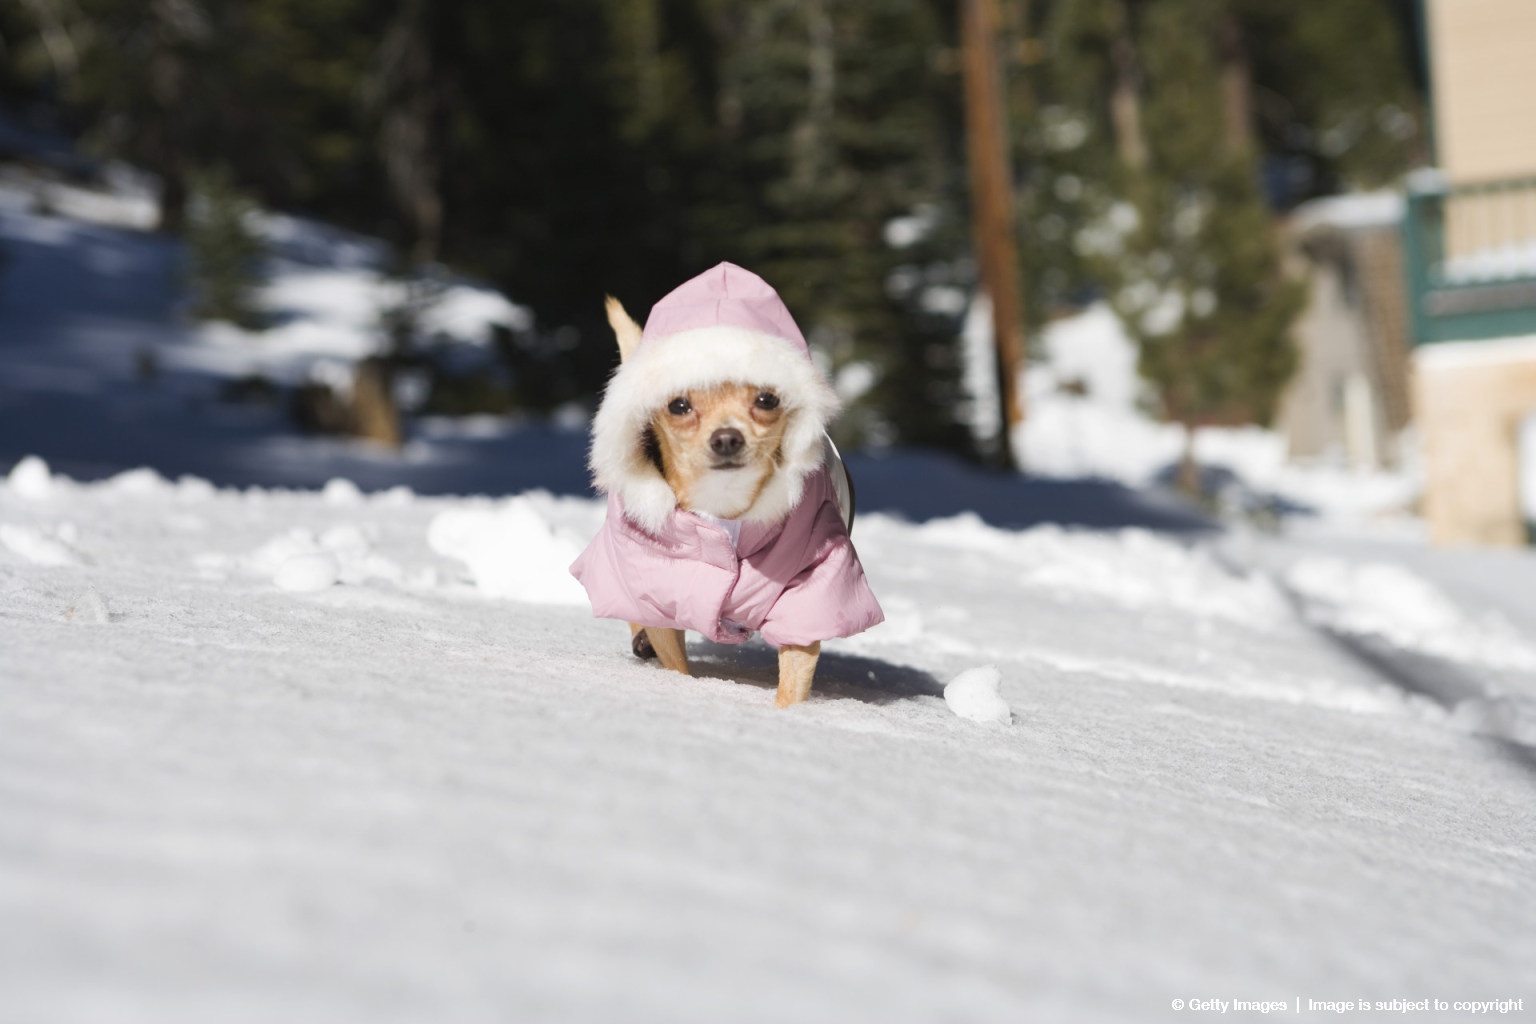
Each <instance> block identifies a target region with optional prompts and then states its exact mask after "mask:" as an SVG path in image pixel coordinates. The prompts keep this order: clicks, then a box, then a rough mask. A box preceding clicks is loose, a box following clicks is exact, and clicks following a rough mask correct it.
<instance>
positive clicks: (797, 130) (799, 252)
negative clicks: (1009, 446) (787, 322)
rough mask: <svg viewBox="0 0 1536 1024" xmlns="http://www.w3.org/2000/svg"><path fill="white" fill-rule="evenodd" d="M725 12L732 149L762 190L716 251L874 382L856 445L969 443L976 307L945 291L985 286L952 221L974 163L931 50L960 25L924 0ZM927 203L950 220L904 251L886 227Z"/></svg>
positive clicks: (802, 0)
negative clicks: (778, 295) (961, 158)
mask: <svg viewBox="0 0 1536 1024" xmlns="http://www.w3.org/2000/svg"><path fill="white" fill-rule="evenodd" d="M726 15H729V16H731V18H733V19H734V21H733V22H732V24H733V25H734V28H735V32H734V34H732V35H729V36H725V37H724V38H723V39H722V43H723V45H722V50H721V54H720V61H721V72H720V78H721V81H722V86H721V93H722V99H723V100H725V101H726V102H725V104H724V109H725V110H727V111H729V116H730V120H731V123H730V125H729V128H730V136H731V140H732V145H731V146H730V147H729V149H727V150H726V153H727V157H726V159H727V166H729V167H731V168H733V169H734V171H735V177H736V178H737V180H739V181H741V182H744V183H747V186H748V187H746V188H745V189H742V190H741V191H740V192H738V198H737V200H736V203H735V204H734V206H733V207H732V208H730V209H728V210H725V211H723V212H724V213H725V216H723V217H722V218H721V219H722V221H723V224H722V225H721V226H722V227H724V228H725V230H724V231H722V232H720V234H719V235H717V236H716V238H717V239H718V242H717V244H718V246H719V248H718V249H717V251H718V252H720V253H721V254H722V255H725V256H726V257H728V258H737V259H738V261H739V262H742V263H744V264H746V265H747V266H751V267H753V268H755V269H757V270H759V271H760V272H761V273H762V274H763V275H764V276H765V277H766V278H768V280H770V281H771V282H773V283H774V285H775V286H776V287H778V288H779V290H780V291H781V292H782V293H783V295H784V298H785V301H786V302H787V303H788V304H789V306H790V308H791V309H792V310H794V311H795V314H796V316H797V317H799V318H800V320H801V326H802V327H803V328H804V329H805V330H806V332H807V335H808V337H809V340H810V341H811V342H812V344H813V346H815V347H816V348H818V349H819V350H820V351H821V352H822V353H823V354H824V355H826V356H827V357H828V359H829V361H830V363H831V369H832V370H833V374H834V377H836V376H838V375H839V374H840V373H841V371H843V370H844V369H845V368H849V367H852V368H853V369H852V370H850V371H849V372H850V374H851V375H852V376H855V377H860V378H863V382H864V383H870V382H871V380H872V386H871V387H870V388H869V390H868V391H867V392H863V393H862V394H859V395H857V396H856V397H854V396H850V397H852V398H853V400H852V401H851V402H850V408H849V410H848V412H847V414H846V415H845V418H844V422H843V425H842V428H841V429H842V430H843V431H844V433H843V434H842V439H843V440H845V441H850V442H854V443H859V442H865V441H900V442H902V443H906V444H919V445H934V446H940V447H946V448H950V449H953V450H961V451H967V452H968V451H969V446H970V438H969V434H968V432H967V430H966V429H965V428H964V427H963V426H962V425H961V423H960V422H959V419H958V415H957V410H958V408H959V406H960V404H961V401H962V399H963V395H962V392H961V387H960V364H959V349H958V344H957V336H958V328H959V317H960V314H961V312H962V310H961V308H960V307H958V306H952V307H949V308H945V307H944V306H943V305H942V304H935V303H934V302H932V301H931V293H930V291H929V286H932V285H939V286H953V285H955V284H965V285H969V284H970V282H969V281H953V280H948V278H952V277H953V276H954V267H955V264H956V263H957V261H959V259H960V258H961V256H962V254H964V253H966V252H967V251H968V246H967V244H966V240H965V238H964V236H963V234H960V233H959V232H957V231H956V230H954V228H955V226H956V224H957V223H960V218H959V216H958V210H957V205H958V204H957V203H956V202H955V196H956V193H957V191H958V188H959V186H960V184H961V183H962V182H963V181H964V172H963V167H960V166H957V165H956V162H955V160H954V158H955V155H956V150H955V143H956V142H957V140H956V139H953V138H951V137H946V135H945V132H944V129H943V121H944V119H943V114H944V110H945V108H944V93H945V92H946V91H947V90H949V89H951V88H952V87H953V80H951V79H945V78H944V77H943V76H941V75H939V74H938V72H937V71H936V69H935V67H934V64H933V60H932V54H933V51H934V49H935V47H934V43H935V42H936V41H937V40H939V39H943V38H944V37H945V33H946V31H947V30H946V29H945V28H943V27H941V25H940V24H939V22H938V21H937V18H936V14H935V11H934V10H933V9H932V7H930V6H929V5H928V4H926V3H923V2H920V0H900V2H896V0H893V2H888V3H884V4H879V5H867V4H859V3H855V2H852V0H781V2H778V3H773V4H758V3H746V2H742V0H735V2H734V3H731V4H726V5H721V8H720V10H719V12H717V17H724V16H726ZM920 207H922V208H926V209H928V210H929V211H930V212H931V216H932V219H933V220H934V222H935V225H934V229H933V230H931V231H930V232H929V233H928V234H927V236H926V237H925V238H923V240H922V241H921V242H920V243H919V244H917V245H914V246H911V247H908V248H905V249H901V250H896V249H893V248H892V247H891V246H889V245H888V244H887V243H886V241H885V238H884V230H885V227H886V225H887V224H888V223H889V222H890V221H891V220H892V219H893V218H896V217H898V216H903V215H909V214H911V213H912V212H913V211H914V210H915V209H917V208H920ZM738 253H739V254H740V255H739V257H738V256H737V254H738ZM925 296H927V297H928V298H927V301H926V303H925ZM844 380H845V383H847V382H848V378H844Z"/></svg>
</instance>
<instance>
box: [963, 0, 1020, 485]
mask: <svg viewBox="0 0 1536 1024" xmlns="http://www.w3.org/2000/svg"><path fill="white" fill-rule="evenodd" d="M960 44H961V50H962V53H963V62H964V66H965V128H966V149H967V152H968V156H969V160H970V170H971V212H972V225H973V233H974V235H975V245H976V262H977V264H978V266H979V267H980V269H981V281H982V286H983V287H984V288H985V289H986V292H987V295H988V297H989V298H990V299H991V300H992V338H993V341H994V343H995V344H996V346H997V385H998V398H999V400H1000V401H999V402H998V405H999V406H1000V409H1001V423H1000V424H999V428H1000V429H999V438H998V448H997V453H996V455H997V460H998V461H999V462H1000V463H1001V464H1002V465H1004V466H1006V467H1010V468H1019V467H1018V463H1017V461H1016V458H1015V455H1014V452H1013V443H1012V431H1013V428H1014V427H1015V426H1017V425H1018V424H1019V423H1020V422H1022V421H1023V419H1024V403H1023V400H1022V398H1021V397H1020V395H1019V393H1018V376H1019V369H1020V364H1021V361H1022V359H1023V353H1024V327H1023V321H1022V318H1021V316H1020V313H1021V305H1022V303H1021V301H1020V297H1019V255H1018V248H1017V245H1016V243H1015V241H1014V237H1013V181H1012V176H1011V174H1010V172H1009V169H1008V147H1007V142H1006V138H1007V136H1006V134H1005V121H1004V117H1003V100H1002V80H1001V76H1000V75H999V73H998V67H997V7H996V0H960Z"/></svg>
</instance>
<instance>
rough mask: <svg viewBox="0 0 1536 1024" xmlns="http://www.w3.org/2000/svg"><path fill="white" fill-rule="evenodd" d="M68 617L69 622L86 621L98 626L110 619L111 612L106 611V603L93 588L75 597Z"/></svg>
mask: <svg viewBox="0 0 1536 1024" xmlns="http://www.w3.org/2000/svg"><path fill="white" fill-rule="evenodd" d="M68 618H69V621H71V622H88V623H92V624H94V625H98V626H104V625H106V624H107V623H109V622H111V621H112V616H111V614H110V613H109V612H108V611H107V603H106V602H105V601H103V600H102V599H101V595H100V594H98V593H97V592H96V591H95V589H94V588H92V589H89V590H86V591H85V593H83V594H81V595H80V596H79V597H77V598H75V603H74V604H73V605H71V606H70V609H69V612H68Z"/></svg>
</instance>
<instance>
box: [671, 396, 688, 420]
mask: <svg viewBox="0 0 1536 1024" xmlns="http://www.w3.org/2000/svg"><path fill="white" fill-rule="evenodd" d="M692 411H693V406H692V405H689V404H688V399H686V398H674V399H672V401H670V402H668V403H667V412H669V413H671V414H672V415H673V416H687V415H688V414H689V413H690V412H692Z"/></svg>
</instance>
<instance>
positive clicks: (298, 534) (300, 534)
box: [196, 523, 404, 591]
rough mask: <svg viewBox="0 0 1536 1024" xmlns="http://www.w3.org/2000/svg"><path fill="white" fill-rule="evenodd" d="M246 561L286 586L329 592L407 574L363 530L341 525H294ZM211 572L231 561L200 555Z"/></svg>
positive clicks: (202, 566) (202, 564) (200, 563)
mask: <svg viewBox="0 0 1536 1024" xmlns="http://www.w3.org/2000/svg"><path fill="white" fill-rule="evenodd" d="M242 564H243V565H244V566H245V568H247V569H249V570H250V571H252V572H254V573H256V574H258V575H261V576H266V577H269V578H270V579H271V580H272V582H273V583H274V584H276V585H277V586H278V587H280V588H281V589H283V590H292V591H311V590H323V589H325V588H326V587H329V586H332V585H333V584H336V583H347V584H358V583H364V582H367V581H368V580H373V579H381V580H386V581H390V582H400V581H401V580H402V579H403V577H404V572H403V571H402V570H401V568H400V566H398V565H396V564H395V563H394V562H392V561H390V560H389V559H387V558H385V557H383V556H382V555H379V554H377V553H376V552H375V551H374V550H373V544H372V541H371V540H370V539H369V537H368V534H367V532H366V531H365V530H363V529H362V528H360V527H358V526H356V525H355V524H350V523H341V524H338V525H336V526H333V527H331V528H330V529H328V530H326V531H325V532H324V533H323V534H321V535H320V536H319V537H316V536H315V534H314V531H312V530H309V529H307V528H305V527H293V528H292V529H290V530H288V531H286V532H285V533H281V534H278V535H277V536H276V537H273V538H272V539H271V540H269V541H267V542H266V543H265V544H263V545H262V546H261V547H259V548H257V549H256V550H255V551H254V552H252V553H251V554H250V555H249V556H248V557H247V558H245V559H243V560H242ZM196 565H197V566H198V568H199V569H201V570H203V571H204V572H205V573H206V574H210V575H215V574H218V573H221V572H222V571H223V570H224V569H225V568H226V567H227V565H228V561H227V560H226V559H224V558H223V557H221V556H219V555H217V554H207V555H204V556H201V557H199V558H198V559H196Z"/></svg>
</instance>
